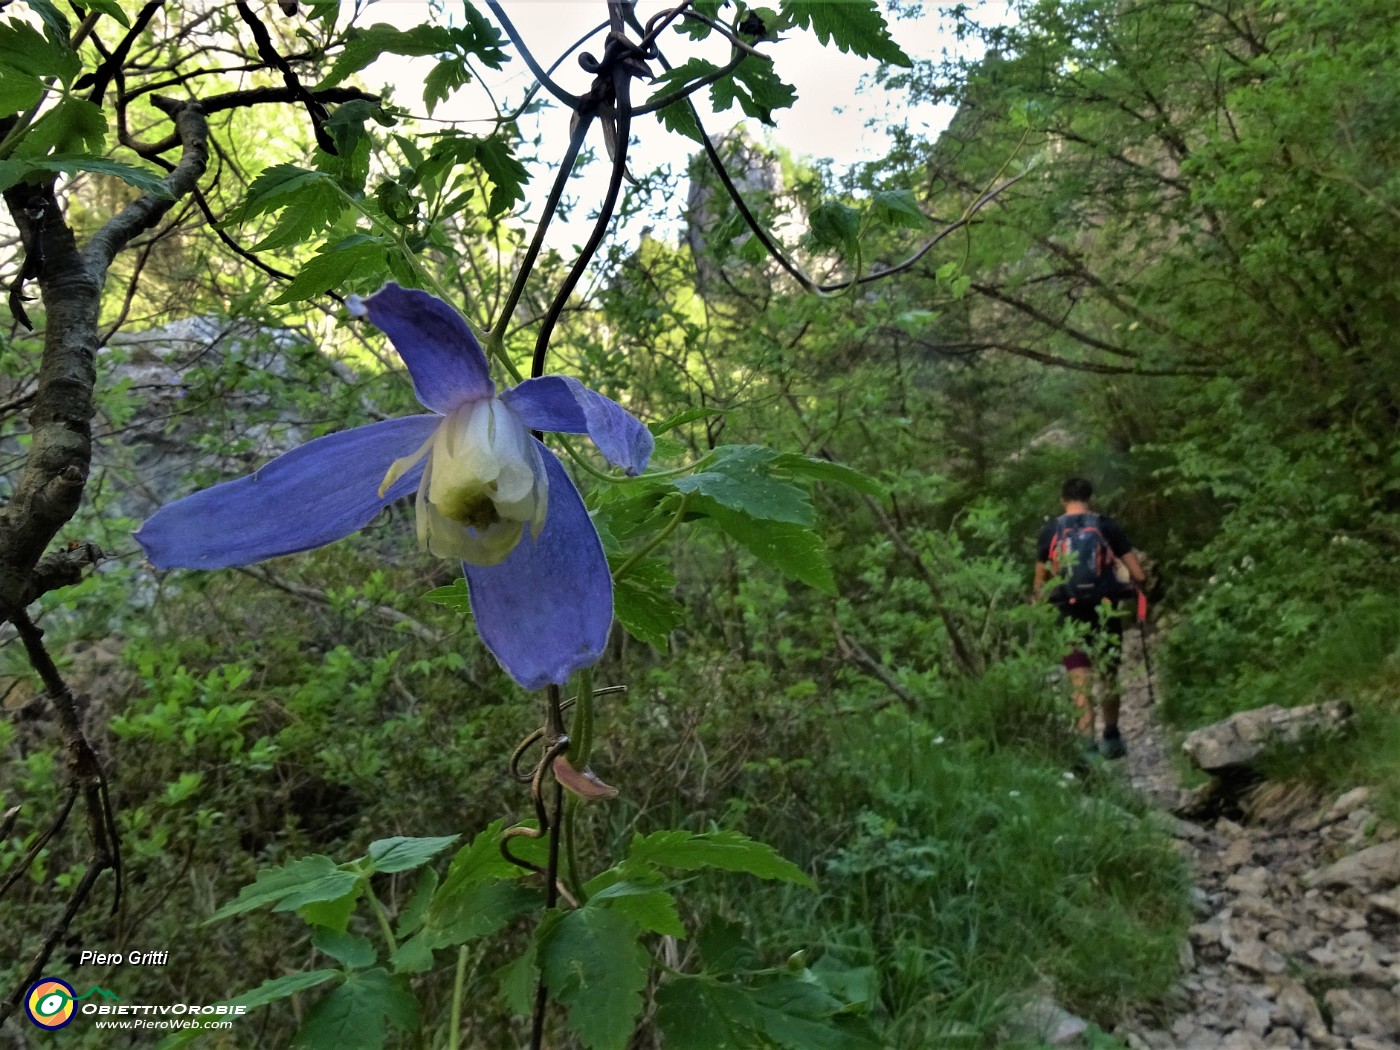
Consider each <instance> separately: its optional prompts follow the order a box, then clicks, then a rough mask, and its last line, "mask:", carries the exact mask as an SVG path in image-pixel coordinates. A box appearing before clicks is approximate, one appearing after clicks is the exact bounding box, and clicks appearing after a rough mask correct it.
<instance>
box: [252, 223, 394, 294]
mask: <svg viewBox="0 0 1400 1050" xmlns="http://www.w3.org/2000/svg"><path fill="white" fill-rule="evenodd" d="M391 247H392V245H391V244H390V242H389V241H388V240H386V239H385V238H383V237H370V236H368V235H367V234H363V233H357V234H353V235H351V236H349V237H346V238H345V239H344V240H342V241H338V242H336V243H335V244H325V245H322V246H321V249H320V251H319V253H318V254H317V255H315V256H313V257H312V258H311V259H310V260H309V261H308V262H307V264H306V265H305V266H303V267H302V269H301V273H299V274H297V276H296V279H295V280H293V281H292V283H291V284H289V285H287V287H286V288H285V289H283V291H282V294H281V295H279V296H278V297H277V298H276V299H274V300H272V305H274V306H278V305H281V304H282V303H294V302H298V301H300V300H302V299H310V298H311V297H312V296H314V295H322V294H324V293H325V292H328V291H331V290H332V289H335V288H340V287H343V286H345V285H347V284H354V283H365V282H367V281H373V280H378V279H380V278H382V276H383V274H384V269H385V267H386V266H387V262H386V252H387V251H388V250H389V248H391Z"/></svg>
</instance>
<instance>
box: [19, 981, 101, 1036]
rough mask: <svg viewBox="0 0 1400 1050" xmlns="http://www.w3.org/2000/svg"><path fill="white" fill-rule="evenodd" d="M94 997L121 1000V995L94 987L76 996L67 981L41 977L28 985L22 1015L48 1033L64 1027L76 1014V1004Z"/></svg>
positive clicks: (71, 1021)
mask: <svg viewBox="0 0 1400 1050" xmlns="http://www.w3.org/2000/svg"><path fill="white" fill-rule="evenodd" d="M94 995H98V996H101V997H102V998H103V999H116V1000H118V1001H120V996H117V995H114V994H113V993H112V992H109V991H107V989H106V988H99V987H98V986H97V985H93V986H92V987H91V988H89V989H88V990H87V992H86V993H84V994H83V995H79V994H78V993H77V992H75V991H73V986H72V985H71V984H69V983H68V982H67V981H64V980H60V979H59V978H57V977H41V978H39V980H37V981H35V982H34V984H33V985H31V986H30V988H29V994H28V995H26V996H25V997H24V1012H25V1014H26V1015H27V1016H28V1018H29V1020H30V1021H32V1022H33V1023H34V1024H35V1025H37V1026H38V1027H39V1028H43V1029H47V1030H48V1031H54V1030H56V1029H59V1028H67V1027H68V1026H69V1025H70V1024H72V1023H73V1018H74V1017H76V1016H77V1014H78V1007H77V1004H78V1003H80V1002H82V1001H83V1000H84V999H87V998H90V997H91V996H94Z"/></svg>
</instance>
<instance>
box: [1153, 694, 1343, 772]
mask: <svg viewBox="0 0 1400 1050" xmlns="http://www.w3.org/2000/svg"><path fill="white" fill-rule="evenodd" d="M1350 719H1351V707H1350V705H1349V704H1347V703H1346V702H1345V701H1342V700H1329V701H1327V702H1326V703H1321V704H1308V705H1306V706H1304V707H1280V706H1279V705H1278V704H1270V705H1268V706H1267V707H1260V708H1255V709H1254V710H1253V711H1241V712H1240V713H1239V714H1236V715H1231V716H1230V717H1229V718H1227V719H1225V720H1224V721H1222V722H1217V723H1215V724H1214V725H1210V726H1206V727H1205V728H1203V729H1197V730H1195V731H1194V732H1192V733H1190V734H1189V735H1188V736H1187V737H1186V740H1185V741H1184V742H1183V743H1182V745H1181V749H1182V751H1183V752H1185V754H1186V757H1187V758H1188V759H1190V760H1191V763H1192V765H1194V766H1196V768H1197V769H1201V770H1204V771H1205V772H1207V773H1213V774H1216V775H1222V774H1231V773H1239V772H1240V771H1242V770H1248V769H1250V768H1251V767H1253V766H1254V765H1255V764H1256V763H1257V762H1258V761H1259V759H1260V758H1261V757H1262V756H1263V755H1264V754H1265V753H1266V752H1267V751H1269V750H1271V749H1273V748H1276V747H1281V746H1287V745H1296V744H1301V743H1303V742H1304V741H1306V740H1308V739H1310V738H1312V737H1315V736H1319V735H1326V734H1330V733H1335V732H1338V731H1340V730H1341V729H1342V728H1343V727H1344V726H1346V724H1347V723H1348V722H1349V721H1350Z"/></svg>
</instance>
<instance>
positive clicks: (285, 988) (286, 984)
mask: <svg viewBox="0 0 1400 1050" xmlns="http://www.w3.org/2000/svg"><path fill="white" fill-rule="evenodd" d="M340 974H341V972H340V971H339V970H312V971H310V972H309V973H289V974H288V975H287V976H286V977H274V978H273V979H272V980H270V981H264V982H263V983H262V984H260V985H258V986H257V987H256V988H254V989H253V990H252V991H251V992H244V993H243V994H242V995H239V996H236V997H234V998H233V999H230V1000H229V1004H230V1005H232V1006H246V1007H247V1008H248V1009H250V1010H252V1009H255V1008H256V1007H259V1006H266V1005H267V1004H268V1003H273V1002H276V1001H277V1000H278V999H286V998H288V997H289V996H293V995H296V994H297V992H304V991H306V990H307V989H310V988H316V987H319V986H320V985H323V984H325V983H326V982H327V981H329V980H331V979H332V978H333V977H339V976H340Z"/></svg>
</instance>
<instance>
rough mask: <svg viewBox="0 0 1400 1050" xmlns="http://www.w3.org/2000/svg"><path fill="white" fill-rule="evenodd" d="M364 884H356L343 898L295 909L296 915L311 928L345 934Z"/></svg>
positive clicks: (316, 902)
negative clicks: (321, 928)
mask: <svg viewBox="0 0 1400 1050" xmlns="http://www.w3.org/2000/svg"><path fill="white" fill-rule="evenodd" d="M364 888H365V884H364V883H363V882H356V883H355V888H354V890H353V891H351V892H350V893H347V894H346V895H345V896H344V897H337V898H335V900H329V901H312V902H311V903H310V904H303V905H302V906H301V907H300V908H298V909H297V914H298V915H300V916H301V917H302V918H303V919H305V920H306V921H307V922H308V923H310V924H311V925H312V926H324V927H325V928H326V929H328V930H338V931H340V932H342V933H343V932H345V928H346V927H347V926H349V925H350V916H351V915H353V914H355V904H356V903H357V902H358V901H359V899H360V895H361V894H362V893H363V892H364Z"/></svg>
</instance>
